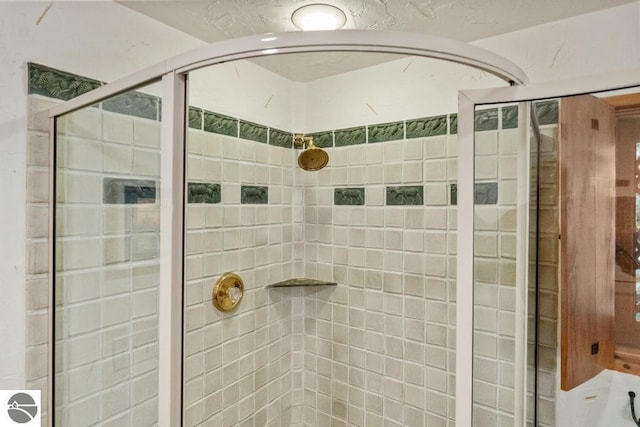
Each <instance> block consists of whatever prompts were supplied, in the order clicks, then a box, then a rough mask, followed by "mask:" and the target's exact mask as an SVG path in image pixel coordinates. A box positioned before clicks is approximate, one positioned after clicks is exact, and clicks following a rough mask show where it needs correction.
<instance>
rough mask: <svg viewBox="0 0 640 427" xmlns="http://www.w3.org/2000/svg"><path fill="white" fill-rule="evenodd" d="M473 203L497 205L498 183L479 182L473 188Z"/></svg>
mask: <svg viewBox="0 0 640 427" xmlns="http://www.w3.org/2000/svg"><path fill="white" fill-rule="evenodd" d="M473 203H474V204H476V205H495V204H497V203H498V183H497V182H478V183H476V184H475V186H474V188H473Z"/></svg>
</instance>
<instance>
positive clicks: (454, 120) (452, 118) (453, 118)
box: [449, 114, 458, 135]
mask: <svg viewBox="0 0 640 427" xmlns="http://www.w3.org/2000/svg"><path fill="white" fill-rule="evenodd" d="M457 133H458V115H457V114H449V134H450V135H456V134H457Z"/></svg>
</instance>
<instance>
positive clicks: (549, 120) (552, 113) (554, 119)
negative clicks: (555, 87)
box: [534, 100, 559, 125]
mask: <svg viewBox="0 0 640 427" xmlns="http://www.w3.org/2000/svg"><path fill="white" fill-rule="evenodd" d="M534 106H535V112H536V116H537V117H538V124H539V125H554V124H557V123H558V109H559V105H558V101H557V100H551V101H541V102H536V103H534Z"/></svg>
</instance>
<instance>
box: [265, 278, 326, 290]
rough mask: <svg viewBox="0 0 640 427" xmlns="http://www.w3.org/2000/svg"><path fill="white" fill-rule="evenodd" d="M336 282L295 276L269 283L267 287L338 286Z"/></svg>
mask: <svg viewBox="0 0 640 427" xmlns="http://www.w3.org/2000/svg"><path fill="white" fill-rule="evenodd" d="M336 285H337V283H336V282H327V281H325V280H316V279H305V278H295V279H287V280H283V281H281V282H276V283H272V284H270V285H267V288H291V287H295V286H336Z"/></svg>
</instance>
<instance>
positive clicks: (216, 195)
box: [187, 182, 222, 204]
mask: <svg viewBox="0 0 640 427" xmlns="http://www.w3.org/2000/svg"><path fill="white" fill-rule="evenodd" d="M221 201H222V187H221V186H220V184H211V183H203V182H189V183H188V184H187V203H208V204H212V203H220V202H221Z"/></svg>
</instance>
